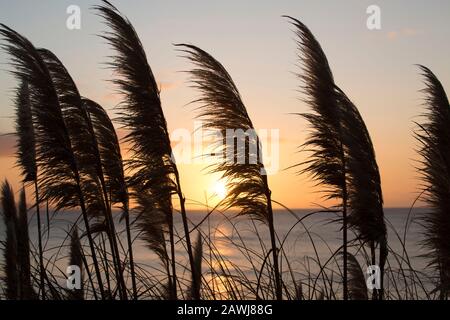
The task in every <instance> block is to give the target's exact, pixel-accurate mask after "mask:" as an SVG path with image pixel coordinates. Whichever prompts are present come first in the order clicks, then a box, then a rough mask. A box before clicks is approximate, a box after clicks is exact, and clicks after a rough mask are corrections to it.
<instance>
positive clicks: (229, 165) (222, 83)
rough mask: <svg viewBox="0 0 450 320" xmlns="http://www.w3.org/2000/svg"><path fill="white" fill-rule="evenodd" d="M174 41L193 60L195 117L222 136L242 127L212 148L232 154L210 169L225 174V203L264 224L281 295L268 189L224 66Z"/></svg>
mask: <svg viewBox="0 0 450 320" xmlns="http://www.w3.org/2000/svg"><path fill="white" fill-rule="evenodd" d="M177 46H178V47H179V48H180V50H181V51H182V52H183V53H185V54H186V55H187V59H189V61H191V62H192V63H193V64H194V68H193V69H192V70H191V71H189V74H190V75H191V78H192V83H193V87H194V88H196V89H197V90H198V91H199V92H200V97H199V98H198V99H197V100H196V102H198V103H199V105H200V107H199V109H200V110H199V112H200V114H199V118H200V119H202V120H205V121H206V127H208V128H212V129H216V130H218V131H219V132H220V133H221V134H222V136H223V137H225V138H226V137H227V134H228V133H227V130H229V129H232V130H242V132H243V134H241V135H240V134H238V133H237V134H235V136H233V137H232V138H233V140H232V142H233V145H231V146H230V145H228V142H227V143H226V144H223V145H222V146H220V147H219V149H218V150H217V151H216V153H218V154H229V151H227V148H231V149H232V152H233V154H232V157H231V156H230V157H226V158H225V159H224V161H222V162H220V163H219V164H218V165H217V166H216V167H214V168H213V169H212V172H220V173H222V177H223V178H225V179H227V187H228V190H229V191H228V194H227V196H226V198H225V200H224V201H223V204H224V205H225V206H226V207H228V208H233V207H235V208H239V209H240V213H239V214H240V215H248V216H250V217H252V218H255V219H256V220H259V221H262V222H264V223H265V224H267V226H268V227H269V233H270V239H271V246H272V247H271V251H272V262H273V266H274V275H273V276H274V281H275V287H276V292H275V297H276V298H277V299H278V300H281V299H282V296H283V293H282V279H281V274H280V271H279V267H278V263H279V262H278V248H277V245H276V237H275V230H274V224H273V211H272V200H271V191H270V189H269V185H268V181H267V175H266V173H265V169H264V165H263V163H262V156H261V152H260V143H259V139H258V136H257V135H256V132H255V128H254V126H253V123H252V121H251V119H250V117H249V115H248V113H247V110H246V108H245V105H244V103H243V102H242V99H241V97H240V94H239V91H238V89H237V88H236V85H235V84H234V82H233V80H232V79H231V76H230V75H229V74H228V72H227V71H226V70H225V68H224V67H223V66H222V65H221V64H220V63H219V62H218V61H217V60H215V59H214V58H213V57H212V56H211V55H210V54H208V53H207V52H205V51H203V50H202V49H200V48H198V47H196V46H193V45H186V44H180V45H177ZM239 146H242V147H239ZM239 160H242V161H239Z"/></svg>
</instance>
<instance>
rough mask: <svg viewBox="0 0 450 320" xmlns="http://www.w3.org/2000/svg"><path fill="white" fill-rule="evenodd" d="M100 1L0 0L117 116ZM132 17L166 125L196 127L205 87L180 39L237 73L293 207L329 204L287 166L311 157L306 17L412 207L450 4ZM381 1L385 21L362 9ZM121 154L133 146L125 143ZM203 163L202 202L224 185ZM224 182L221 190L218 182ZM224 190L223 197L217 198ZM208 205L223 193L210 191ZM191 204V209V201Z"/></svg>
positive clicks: (144, 5)
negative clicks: (303, 45) (276, 142)
mask: <svg viewBox="0 0 450 320" xmlns="http://www.w3.org/2000/svg"><path fill="white" fill-rule="evenodd" d="M98 3H99V1H93V0H86V1H76V0H69V1H66V0H64V1H61V0H60V1H51V0H45V1H39V2H37V1H31V0H30V1H24V0H18V1H6V0H0V22H1V23H4V24H6V25H8V26H10V27H12V28H13V29H15V30H16V31H18V32H19V33H21V34H23V35H25V36H26V37H27V38H29V39H30V40H31V41H32V42H33V43H34V44H35V45H36V46H37V47H45V48H48V49H50V50H52V51H53V52H54V53H55V54H56V55H57V56H58V57H59V58H60V59H61V60H62V61H63V62H64V64H65V65H66V67H67V69H68V70H69V71H70V73H71V75H72V76H73V78H74V79H75V81H76V83H77V85H78V88H79V90H80V92H81V93H82V94H83V95H84V96H87V97H89V98H91V99H93V100H96V101H97V102H99V103H101V104H102V105H103V106H104V107H105V108H106V109H107V110H108V111H109V112H110V115H111V116H114V110H113V109H114V106H115V105H116V104H117V103H118V102H119V101H120V97H119V96H118V95H117V94H115V91H114V90H115V88H114V86H113V85H112V84H111V83H108V81H107V80H110V79H112V78H114V75H113V74H112V73H111V71H110V70H108V69H107V68H106V66H105V64H104V63H105V62H107V61H108V58H107V56H109V55H111V54H112V52H111V50H110V48H109V47H108V45H107V44H106V43H105V41H103V40H101V39H100V38H99V37H97V36H96V35H97V34H99V33H101V32H102V31H103V30H106V27H105V26H104V25H103V24H102V21H101V19H100V18H99V17H97V16H95V15H94V14H93V12H92V10H90V8H91V7H92V6H93V5H95V4H98ZM72 4H76V5H79V6H80V8H81V14H82V15H81V23H82V25H81V30H69V29H67V28H66V19H67V17H68V15H67V14H66V8H67V7H68V6H69V5H72ZM113 4H114V5H116V6H117V7H118V8H119V10H121V11H122V13H124V14H125V15H126V16H127V17H128V18H129V19H130V20H131V22H132V23H133V24H134V26H135V28H136V30H137V32H138V34H139V36H140V38H141V40H142V43H143V45H144V47H145V49H146V52H147V57H148V59H149V63H150V64H151V66H152V68H153V71H154V73H155V76H156V78H157V81H158V82H159V83H160V87H161V89H162V93H161V98H162V104H163V108H164V112H165V115H166V118H167V121H168V125H169V129H170V130H171V131H174V130H176V129H180V128H185V129H188V130H189V131H193V127H194V117H195V110H194V108H195V105H187V104H188V103H189V102H191V101H192V100H194V99H195V98H196V97H197V96H198V95H197V92H196V91H194V90H193V89H192V88H189V86H188V83H187V77H186V74H184V73H182V72H180V71H184V70H188V69H189V68H190V67H191V66H190V65H189V64H188V63H187V62H186V61H185V60H184V59H182V58H180V57H179V53H177V52H176V50H175V49H174V46H173V44H174V43H182V42H184V43H191V44H195V45H197V46H199V47H201V48H202V49H204V50H206V51H208V52H209V53H211V54H212V55H213V56H214V57H215V58H216V59H218V60H219V61H220V62H221V63H222V64H223V65H224V66H225V67H226V68H227V70H228V71H229V73H230V74H231V76H232V77H233V79H234V80H235V83H236V85H237V87H238V88H239V90H240V93H241V95H242V97H243V100H244V103H245V104H246V106H247V109H248V112H249V114H250V116H251V118H252V120H253V123H254V124H255V126H256V127H257V128H263V129H269V130H270V129H279V130H280V131H279V132H280V170H279V172H278V173H276V174H274V175H271V176H270V177H269V184H270V186H271V189H272V192H273V198H274V199H275V200H277V201H280V202H282V203H284V204H285V205H287V206H289V207H297V208H298V207H302V208H304V207H314V206H317V204H325V203H324V202H323V201H322V200H321V199H320V194H318V193H317V191H318V189H317V188H314V183H313V182H311V180H309V179H308V177H306V176H302V175H300V176H299V175H296V174H295V170H284V169H285V168H287V167H289V166H291V165H293V164H295V163H298V162H301V161H302V160H304V155H303V154H302V153H297V146H298V145H300V144H301V143H302V142H303V141H304V138H305V133H306V129H307V126H306V123H305V122H304V121H303V120H301V119H299V118H298V117H296V116H294V115H292V113H299V112H305V111H308V108H307V106H306V104H305V103H304V102H302V101H301V100H300V99H301V98H304V96H303V95H302V94H301V93H300V92H299V91H298V87H299V85H300V83H299V81H298V79H297V78H296V77H295V75H294V72H297V71H299V70H298V67H297V64H298V61H297V58H296V53H297V51H296V45H295V42H294V34H293V32H292V27H291V26H290V25H289V23H288V22H287V21H286V19H283V18H282V17H281V15H284V14H287V15H291V16H293V17H296V18H298V19H300V20H301V21H302V22H304V23H305V24H306V25H307V26H308V27H309V28H310V29H311V31H312V32H313V33H314V34H315V36H316V37H317V39H318V40H319V42H320V43H321V45H322V47H323V49H324V51H325V53H326V54H327V56H328V59H329V62H330V65H331V68H332V70H333V73H334V76H335V80H336V83H337V84H338V85H339V86H340V87H341V88H342V89H343V90H344V91H345V92H346V93H347V95H348V96H349V97H350V98H351V99H352V101H353V102H354V103H355V104H356V105H357V107H358V108H359V110H360V112H361V114H362V116H363V117H364V120H365V122H366V124H367V127H368V129H369V131H370V133H371V136H372V140H373V143H374V146H375V150H376V153H377V160H378V164H379V166H380V169H381V178H382V183H383V193H384V197H385V206H386V207H404V206H409V205H410V204H411V203H412V201H413V200H414V198H415V197H416V195H417V190H418V183H419V181H418V179H417V174H416V172H415V169H414V159H417V156H416V155H415V152H414V147H415V145H416V143H415V141H414V138H413V136H412V132H413V129H414V123H413V122H414V121H415V120H418V115H420V113H421V112H422V110H423V107H422V106H421V103H422V95H421V94H420V92H419V90H420V89H421V88H422V83H421V78H420V76H419V73H418V68H417V67H416V66H415V64H424V65H426V66H428V67H429V68H430V69H431V70H432V71H433V72H434V73H435V74H436V75H437V76H438V78H439V79H440V80H441V82H442V83H443V85H444V87H445V88H447V89H448V90H450V58H449V54H450V41H449V39H450V25H449V19H450V2H449V1H446V0H435V1H406V0H405V1H374V0H370V1H361V0H352V1H337V0H336V1H299V0H296V1H245V2H244V1H220V2H219V1H189V2H187V1H144V0H142V1H137V0H133V1H130V0H127V1H125V0H113ZM372 4H376V5H378V6H379V7H380V8H381V30H369V29H367V27H366V19H367V17H368V14H367V13H366V8H367V7H368V6H369V5H372ZM8 61H9V60H8V56H7V55H6V54H4V52H0V65H1V66H0V69H1V70H0V134H2V133H8V132H11V131H12V130H13V123H14V119H13V115H14V112H13V110H14V108H13V104H12V98H13V95H14V88H15V86H16V81H15V80H14V78H13V77H12V76H11V75H9V74H8V73H7V70H8V68H9V66H8V64H7V63H8ZM13 146H14V141H13V140H12V139H11V138H10V137H5V136H1V137H0V178H1V179H4V178H8V179H9V180H10V181H11V182H12V183H13V185H14V186H16V187H17V186H18V185H19V175H18V172H17V170H16V169H14V168H13V166H14V161H15V160H14V148H13ZM124 151H125V150H124ZM205 166H206V165H202V164H196V165H192V164H180V171H181V176H182V187H183V191H184V192H185V194H186V197H187V198H188V199H193V200H195V201H200V202H205V195H206V197H207V196H210V195H211V194H212V193H214V192H215V191H218V189H220V188H218V184H217V182H216V179H217V176H211V175H208V174H207V172H206V171H204V170H203V171H202V168H205ZM219 191H220V190H219ZM216 198H217V197H216ZM210 201H211V203H214V202H215V201H217V199H210ZM191 207H192V208H193V207H194V206H191Z"/></svg>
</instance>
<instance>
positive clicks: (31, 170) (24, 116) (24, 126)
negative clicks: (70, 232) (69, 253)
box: [15, 82, 45, 299]
mask: <svg viewBox="0 0 450 320" xmlns="http://www.w3.org/2000/svg"><path fill="white" fill-rule="evenodd" d="M15 105H16V135H17V137H18V143H17V164H18V165H19V167H20V168H21V169H22V177H23V182H24V183H26V182H33V184H34V192H35V198H36V203H35V206H36V218H37V231H38V255H39V283H40V287H41V288H40V289H41V291H42V298H43V299H45V283H44V278H45V270H44V258H43V249H42V230H41V215H40V209H39V188H38V184H37V167H36V142H35V138H34V128H33V115H32V111H31V102H30V92H29V88H28V83H26V82H22V83H21V84H20V86H19V87H18V88H17V93H16V100H15Z"/></svg>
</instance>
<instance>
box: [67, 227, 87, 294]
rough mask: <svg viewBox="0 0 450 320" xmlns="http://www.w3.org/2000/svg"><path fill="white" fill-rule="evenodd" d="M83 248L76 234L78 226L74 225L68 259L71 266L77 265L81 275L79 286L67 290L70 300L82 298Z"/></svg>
mask: <svg viewBox="0 0 450 320" xmlns="http://www.w3.org/2000/svg"><path fill="white" fill-rule="evenodd" d="M84 259H85V258H84V256H83V250H82V249H81V242H80V238H79V236H78V228H77V227H76V226H75V227H74V229H73V231H72V234H71V237H70V260H69V264H70V265H71V266H78V267H79V268H80V276H81V280H80V283H81V288H80V289H73V290H70V291H69V299H70V300H84V288H83V260H84Z"/></svg>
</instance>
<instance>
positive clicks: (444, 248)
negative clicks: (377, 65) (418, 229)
mask: <svg viewBox="0 0 450 320" xmlns="http://www.w3.org/2000/svg"><path fill="white" fill-rule="evenodd" d="M419 68H420V70H421V72H422V76H423V78H424V84H425V88H424V89H423V90H422V92H423V93H424V95H425V102H424V106H425V109H426V111H425V112H424V114H423V118H424V121H423V122H421V123H418V124H417V125H418V129H417V130H416V132H415V136H416V138H417V140H418V142H419V149H418V153H419V155H420V156H421V160H420V162H419V166H418V169H419V173H420V175H421V179H422V182H423V194H422V197H423V199H424V200H425V201H426V203H427V204H428V206H429V208H430V209H429V212H428V213H427V214H426V215H424V216H423V217H422V223H423V225H424V228H425V230H424V237H425V240H424V245H425V246H426V248H427V249H429V253H428V256H429V258H430V265H431V266H433V267H434V268H435V269H436V272H437V273H438V275H439V282H438V284H437V287H436V290H437V291H439V296H440V298H441V299H448V297H449V294H450V247H449V243H450V239H449V232H448V231H449V230H450V126H449V123H450V105H449V102H448V98H447V95H446V93H445V90H444V88H443V86H442V84H441V83H440V82H439V80H438V78H437V77H436V76H435V75H434V74H433V72H431V70H430V69H428V68H427V67H424V66H419Z"/></svg>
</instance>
